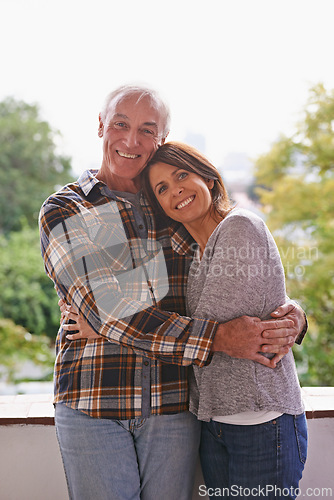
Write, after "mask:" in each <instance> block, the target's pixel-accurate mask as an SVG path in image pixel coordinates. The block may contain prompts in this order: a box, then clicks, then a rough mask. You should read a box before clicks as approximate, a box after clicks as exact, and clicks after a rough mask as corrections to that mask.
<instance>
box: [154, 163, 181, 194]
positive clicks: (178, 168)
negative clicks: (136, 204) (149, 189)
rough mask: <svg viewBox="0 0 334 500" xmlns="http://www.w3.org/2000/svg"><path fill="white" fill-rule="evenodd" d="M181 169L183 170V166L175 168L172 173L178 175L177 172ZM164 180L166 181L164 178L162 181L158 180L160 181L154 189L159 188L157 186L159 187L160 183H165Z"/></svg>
mask: <svg viewBox="0 0 334 500" xmlns="http://www.w3.org/2000/svg"><path fill="white" fill-rule="evenodd" d="M179 170H182V168H180V167H177V168H176V169H175V170H173V172H172V173H171V175H172V176H174V175H176V174H177V173H178V171H179ZM164 182H166V181H164V180H162V181H160V182H158V183H157V184H156V185H155V188H154V191H155V190H156V189H157V187H158V186H160V184H163V183H164Z"/></svg>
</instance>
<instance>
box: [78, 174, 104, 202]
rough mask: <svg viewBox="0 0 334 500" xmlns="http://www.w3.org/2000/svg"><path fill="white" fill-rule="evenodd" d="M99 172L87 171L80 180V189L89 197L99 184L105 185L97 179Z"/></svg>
mask: <svg viewBox="0 0 334 500" xmlns="http://www.w3.org/2000/svg"><path fill="white" fill-rule="evenodd" d="M97 173H98V170H85V171H84V172H83V173H82V174H81V175H80V177H79V179H78V184H79V187H80V188H81V189H82V191H83V192H84V194H85V196H88V195H89V193H90V192H91V190H92V189H93V187H94V186H96V185H97V184H101V186H104V184H103V183H102V182H101V181H99V180H98V179H97V178H96V174H97Z"/></svg>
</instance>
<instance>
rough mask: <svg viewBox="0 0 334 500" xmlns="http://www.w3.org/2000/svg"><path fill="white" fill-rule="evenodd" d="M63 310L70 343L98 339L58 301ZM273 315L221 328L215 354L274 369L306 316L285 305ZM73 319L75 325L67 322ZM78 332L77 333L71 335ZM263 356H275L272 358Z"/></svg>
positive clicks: (71, 309)
mask: <svg viewBox="0 0 334 500" xmlns="http://www.w3.org/2000/svg"><path fill="white" fill-rule="evenodd" d="M58 305H59V307H60V311H61V323H62V328H63V330H65V331H66V332H68V334H67V335H66V338H67V339H68V340H71V341H72V340H80V339H98V338H101V335H98V334H97V333H96V332H95V331H94V330H93V329H92V328H91V327H90V326H89V324H88V323H87V321H85V319H84V318H82V317H81V316H80V315H79V314H78V311H77V310H76V309H75V308H74V307H73V306H70V305H68V304H67V303H66V302H65V301H64V300H62V299H60V300H59V302H58ZM271 316H272V317H273V319H269V320H264V321H261V320H260V319H259V318H255V317H251V316H241V317H240V318H236V319H233V320H231V321H228V322H226V323H221V324H220V325H219V326H218V329H217V332H216V334H215V338H214V339H213V342H212V351H213V352H215V351H220V352H225V353H226V354H228V355H229V356H231V357H234V358H246V359H251V360H253V361H257V362H258V363H260V364H262V365H265V366H267V367H269V368H275V367H276V365H277V363H278V362H279V361H280V360H281V359H282V358H283V356H285V355H286V354H287V353H288V352H289V350H290V348H291V347H292V346H293V344H294V343H295V340H296V337H297V336H298V334H299V333H300V332H301V330H302V328H303V326H304V324H305V317H304V313H303V311H302V309H301V308H299V307H298V306H297V305H295V304H291V303H288V304H283V305H282V306H280V307H278V308H277V309H276V310H275V311H274V312H273V313H272V314H271ZM68 320H73V321H74V323H67V321H68ZM72 331H78V333H71V332H72ZM261 353H273V354H275V355H274V357H273V358H272V359H269V358H267V357H265V356H263V355H262V354H261Z"/></svg>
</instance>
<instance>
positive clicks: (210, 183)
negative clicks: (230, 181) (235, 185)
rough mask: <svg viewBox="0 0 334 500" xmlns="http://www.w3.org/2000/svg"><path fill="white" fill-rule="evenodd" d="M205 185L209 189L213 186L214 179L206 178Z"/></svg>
mask: <svg viewBox="0 0 334 500" xmlns="http://www.w3.org/2000/svg"><path fill="white" fill-rule="evenodd" d="M206 182H207V185H208V188H209V189H212V188H213V186H214V185H215V181H214V179H206Z"/></svg>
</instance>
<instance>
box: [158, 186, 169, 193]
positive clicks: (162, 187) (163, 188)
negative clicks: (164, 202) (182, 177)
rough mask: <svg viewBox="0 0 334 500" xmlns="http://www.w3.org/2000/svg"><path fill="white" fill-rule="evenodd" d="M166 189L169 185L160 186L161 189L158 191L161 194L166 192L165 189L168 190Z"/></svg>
mask: <svg viewBox="0 0 334 500" xmlns="http://www.w3.org/2000/svg"><path fill="white" fill-rule="evenodd" d="M166 189H167V186H161V187H160V188H159V190H158V193H159V194H163V193H164V191H166Z"/></svg>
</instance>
